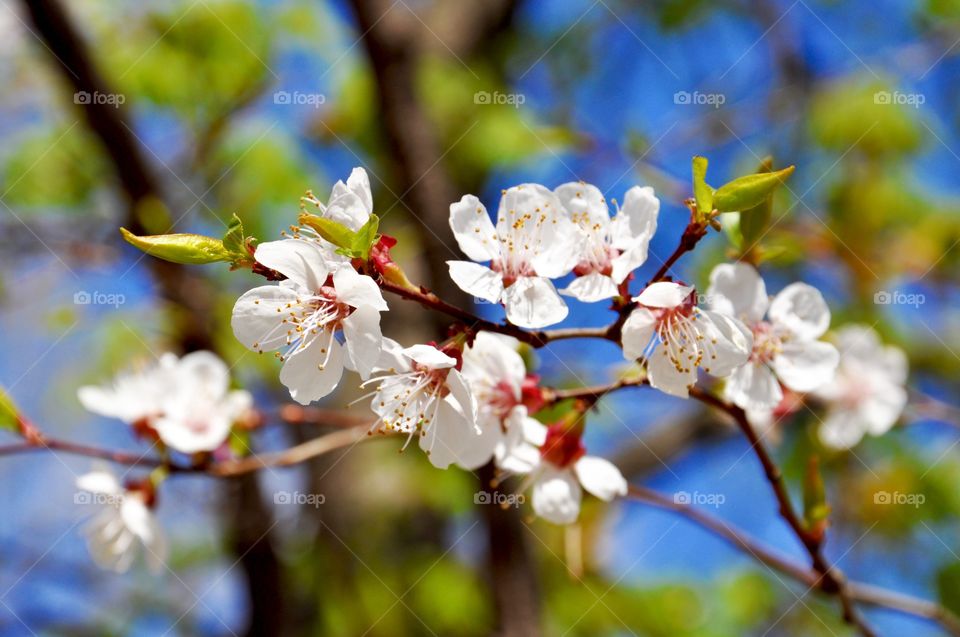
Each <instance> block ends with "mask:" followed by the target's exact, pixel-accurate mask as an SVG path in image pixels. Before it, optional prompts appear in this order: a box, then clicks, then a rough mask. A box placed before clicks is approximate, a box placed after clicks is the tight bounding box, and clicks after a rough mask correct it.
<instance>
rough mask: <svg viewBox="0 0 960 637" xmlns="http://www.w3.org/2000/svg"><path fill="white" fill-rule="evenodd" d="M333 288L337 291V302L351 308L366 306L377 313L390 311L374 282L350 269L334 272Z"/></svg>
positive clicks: (345, 268)
mask: <svg viewBox="0 0 960 637" xmlns="http://www.w3.org/2000/svg"><path fill="white" fill-rule="evenodd" d="M333 287H334V289H335V290H336V291H337V300H338V301H340V302H341V303H346V304H347V305H349V306H351V307H361V306H364V305H366V306H369V307H372V308H373V309H375V310H377V311H378V312H386V311H387V310H389V309H390V308H389V307H387V302H386V301H384V300H383V294H382V293H381V292H380V288H379V287H378V286H377V283H376V281H374V280H373V279H372V278H370V277H368V276H366V275H365V274H360V273H358V272H357V271H356V270H354V269H353V268H351V267H343V268H340V269H339V270H337V271H336V272H334V274H333Z"/></svg>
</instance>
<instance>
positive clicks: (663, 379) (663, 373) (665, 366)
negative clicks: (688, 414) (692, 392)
mask: <svg viewBox="0 0 960 637" xmlns="http://www.w3.org/2000/svg"><path fill="white" fill-rule="evenodd" d="M647 376H648V377H649V379H650V386H651V387H653V388H655V389H659V390H660V391H662V392H664V393H666V394H670V395H671V396H678V397H680V398H687V397H688V396H689V387H690V386H691V385H693V384H694V383H696V382H697V368H696V367H694V366H693V364H692V362H691V364H690V367H685V368H683V369H678V368H677V366H676V365H675V364H674V363H673V361H671V360H670V356H669V355H668V354H667V348H666V347H665V346H664V345H663V344H662V343H661V344H660V345H658V346H657V348H656V349H655V350H654V351H653V353H652V354H651V355H650V358H649V359H648V360H647Z"/></svg>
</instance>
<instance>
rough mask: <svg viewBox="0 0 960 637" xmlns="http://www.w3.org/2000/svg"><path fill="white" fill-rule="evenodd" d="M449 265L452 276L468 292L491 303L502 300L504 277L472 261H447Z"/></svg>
mask: <svg viewBox="0 0 960 637" xmlns="http://www.w3.org/2000/svg"><path fill="white" fill-rule="evenodd" d="M447 266H448V267H449V268H450V278H451V279H453V282H454V283H456V284H457V286H458V287H459V288H460V289H461V290H463V291H464V292H466V293H467V294H470V295H473V296H475V297H477V298H479V299H483V300H484V301H488V302H490V303H497V302H499V301H500V295H501V294H503V278H502V277H501V276H500V275H499V274H497V273H496V272H494V271H493V270H491V269H490V268H488V267H487V266H485V265H480V264H479V263H473V262H471V261H447Z"/></svg>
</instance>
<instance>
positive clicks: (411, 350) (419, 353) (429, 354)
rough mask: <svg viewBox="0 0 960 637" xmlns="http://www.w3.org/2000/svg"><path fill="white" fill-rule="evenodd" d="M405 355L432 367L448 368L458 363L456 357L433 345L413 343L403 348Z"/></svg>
mask: <svg viewBox="0 0 960 637" xmlns="http://www.w3.org/2000/svg"><path fill="white" fill-rule="evenodd" d="M403 355H404V356H406V357H407V358H409V359H410V360H412V361H414V362H416V363H419V364H421V365H423V366H424V367H429V368H430V369H447V368H448V367H453V366H455V365H456V364H457V360H456V359H455V358H453V357H451V356H447V355H446V354H444V353H443V352H441V351H440V350H439V349H437V348H436V347H434V346H433V345H423V344H417V345H411V346H410V347H407V348H406V349H404V350H403Z"/></svg>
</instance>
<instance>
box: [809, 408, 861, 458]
mask: <svg viewBox="0 0 960 637" xmlns="http://www.w3.org/2000/svg"><path fill="white" fill-rule="evenodd" d="M817 434H818V436H819V438H820V442H822V443H823V444H824V445H825V446H827V447H830V448H831V449H838V450H845V449H850V448H851V447H854V446H855V445H856V444H857V443H858V442H860V440H861V439H862V438H863V434H864V422H863V418H862V417H861V416H860V414H858V413H857V412H856V411H853V410H849V409H835V410H833V411H831V412H830V413H828V414H827V416H826V418H824V420H823V422H822V423H820V427H819V429H818V430H817Z"/></svg>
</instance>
